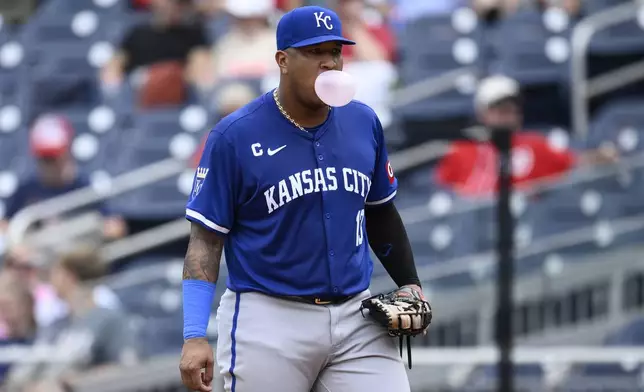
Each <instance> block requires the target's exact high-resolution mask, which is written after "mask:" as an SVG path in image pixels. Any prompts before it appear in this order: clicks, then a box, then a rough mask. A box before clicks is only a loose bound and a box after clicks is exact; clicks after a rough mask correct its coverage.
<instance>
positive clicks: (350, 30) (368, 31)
mask: <svg viewBox="0 0 644 392" xmlns="http://www.w3.org/2000/svg"><path fill="white" fill-rule="evenodd" d="M334 1H335V3H336V7H335V9H336V12H337V13H338V16H339V17H340V19H341V20H342V31H343V34H344V35H345V36H346V37H347V38H349V39H351V40H354V41H356V43H357V45H355V46H351V45H346V46H344V47H343V51H342V54H343V57H344V61H345V63H350V62H352V61H394V59H395V56H396V42H395V37H394V34H393V32H392V31H391V29H390V28H389V26H388V25H387V24H385V23H382V21H374V22H372V23H367V21H366V20H365V18H364V17H365V13H366V10H367V9H366V7H365V0H334Z"/></svg>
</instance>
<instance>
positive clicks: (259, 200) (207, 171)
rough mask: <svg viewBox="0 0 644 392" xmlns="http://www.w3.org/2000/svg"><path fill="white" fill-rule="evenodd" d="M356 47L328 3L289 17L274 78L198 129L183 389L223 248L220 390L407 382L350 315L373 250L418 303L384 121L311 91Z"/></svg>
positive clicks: (374, 334)
mask: <svg viewBox="0 0 644 392" xmlns="http://www.w3.org/2000/svg"><path fill="white" fill-rule="evenodd" d="M354 44H355V43H354V42H353V41H350V40H348V39H345V38H343V36H342V26H341V23H340V19H339V18H338V16H337V15H336V14H335V13H334V12H333V11H331V10H329V9H325V8H321V7H313V6H309V7H300V8H296V9H294V10H292V11H290V12H288V13H287V14H285V15H284V16H283V17H282V18H281V20H280V21H279V24H278V27H277V49H278V50H277V53H276V55H275V59H276V61H277V64H278V66H279V69H280V71H281V77H280V82H279V87H278V88H277V89H275V90H273V91H271V92H269V93H267V94H265V95H262V96H260V97H258V98H257V99H255V100H254V101H253V102H251V103H249V104H248V105H246V106H244V107H243V108H241V109H240V110H237V111H236V112H234V113H232V114H231V115H229V116H227V117H225V118H224V119H222V120H221V121H220V122H219V123H218V124H217V125H216V126H215V127H214V128H213V129H212V131H211V132H210V134H209V136H208V139H207V142H206V146H205V149H204V152H203V155H202V158H201V161H200V163H199V167H198V168H197V170H196V174H195V181H194V185H193V190H192V194H191V196H190V199H189V201H188V204H187V209H186V217H187V219H188V220H189V221H191V226H192V228H191V235H190V242H189V245H188V250H187V254H186V258H185V264H184V271H183V279H184V280H183V295H184V340H185V342H184V346H183V350H182V354H181V363H180V370H181V377H182V381H183V383H184V384H185V386H186V387H188V388H189V389H191V390H197V391H211V390H212V380H213V376H214V375H213V373H214V370H213V363H214V358H213V352H212V348H211V347H210V346H209V344H208V341H207V340H206V338H205V336H206V328H207V326H208V320H209V315H210V310H211V306H212V301H213V297H214V293H215V283H216V281H217V277H218V275H219V263H220V258H221V254H222V250H224V249H225V252H226V262H227V266H228V271H229V276H228V281H227V290H226V291H225V293H224V294H223V296H222V298H221V303H220V305H219V309H218V311H217V328H218V340H217V349H216V352H217V354H216V355H217V367H218V369H217V371H218V373H219V375H220V376H217V377H223V379H224V384H225V387H224V388H225V390H226V391H228V392H236V391H237V392H274V391H280V392H309V391H315V392H347V391H370V392H391V391H396V392H405V391H409V390H410V387H409V381H408V379H407V373H406V371H405V366H404V363H403V361H402V360H401V358H400V355H399V353H398V347H397V342H396V340H395V339H392V338H391V337H389V336H388V333H387V330H386V329H385V328H382V326H381V325H378V324H377V323H374V322H373V320H370V318H369V317H366V318H365V317H363V316H362V315H361V311H360V308H361V303H362V301H364V300H365V299H367V298H369V297H370V296H371V293H370V292H369V290H368V286H369V283H370V279H371V273H372V270H373V263H372V260H371V258H370V254H369V246H371V248H372V249H373V250H374V252H375V253H376V254H377V256H378V258H379V260H380V261H381V262H382V264H383V265H384V266H385V268H386V270H387V271H388V273H389V274H390V275H391V277H392V279H393V280H394V282H395V283H396V284H397V286H398V287H399V289H398V291H399V292H400V293H401V295H404V296H406V297H409V298H418V299H423V300H424V297H423V296H422V292H421V287H420V282H419V279H418V276H417V273H416V267H415V265H414V259H413V255H412V251H411V247H410V244H409V241H408V238H407V234H406V232H405V228H404V227H403V223H402V221H401V219H400V216H399V214H398V212H397V210H396V207H395V206H394V204H393V200H394V197H395V196H396V189H397V180H396V178H395V177H394V173H393V170H392V168H391V165H390V163H389V160H388V157H387V150H386V148H385V141H384V136H383V130H382V127H381V125H380V121H379V120H378V118H377V116H376V114H375V113H374V111H373V110H372V109H371V108H369V107H368V106H366V105H365V104H363V103H360V102H357V101H352V102H351V103H349V104H348V105H346V106H343V107H337V108H331V107H328V106H326V105H325V104H324V103H323V102H322V101H321V100H320V99H319V98H318V96H317V95H316V93H315V89H314V83H315V80H316V78H317V76H318V75H319V74H320V73H322V72H325V71H329V70H342V66H343V62H342V46H343V45H354Z"/></svg>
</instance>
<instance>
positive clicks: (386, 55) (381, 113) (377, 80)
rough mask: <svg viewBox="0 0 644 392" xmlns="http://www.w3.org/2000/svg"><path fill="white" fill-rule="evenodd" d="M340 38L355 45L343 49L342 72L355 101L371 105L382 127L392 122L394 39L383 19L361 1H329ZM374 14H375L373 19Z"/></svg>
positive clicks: (394, 76) (395, 76) (394, 75)
mask: <svg viewBox="0 0 644 392" xmlns="http://www.w3.org/2000/svg"><path fill="white" fill-rule="evenodd" d="M333 4H334V6H335V7H334V8H335V9H336V11H337V13H338V16H339V17H340V19H341V20H342V30H343V32H344V35H345V36H346V37H347V38H349V39H352V40H354V41H356V42H357V45H355V46H348V45H347V46H344V47H343V50H342V54H343V58H344V71H346V72H347V73H349V74H351V75H353V77H354V78H355V81H356V96H355V99H357V100H359V101H362V102H364V103H366V104H367V105H369V106H371V107H372V108H373V109H374V110H375V112H376V113H377V114H378V117H379V118H380V121H381V123H382V125H383V127H384V128H387V127H388V126H389V124H390V123H391V121H392V115H391V109H390V108H389V92H390V89H391V86H392V85H393V84H394V83H395V81H396V78H397V76H398V74H397V71H396V68H395V66H394V63H393V62H394V61H395V59H396V40H395V37H394V33H393V32H392V31H391V29H390V27H389V25H388V24H387V23H386V20H385V18H384V17H383V16H382V15H380V14H379V13H378V11H377V10H375V9H374V8H371V7H367V4H366V2H365V0H333ZM374 13H375V14H377V15H379V16H375V17H374Z"/></svg>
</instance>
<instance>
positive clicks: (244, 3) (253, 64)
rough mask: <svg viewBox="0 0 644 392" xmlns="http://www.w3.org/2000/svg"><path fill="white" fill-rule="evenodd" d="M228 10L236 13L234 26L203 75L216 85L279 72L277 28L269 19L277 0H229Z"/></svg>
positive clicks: (226, 7)
mask: <svg viewBox="0 0 644 392" xmlns="http://www.w3.org/2000/svg"><path fill="white" fill-rule="evenodd" d="M225 10H226V12H227V13H228V14H230V16H231V17H232V21H231V26H230V30H229V31H228V32H227V33H226V34H224V35H223V36H222V37H221V38H220V39H219V40H218V41H217V43H216V44H215V46H214V47H213V50H212V57H211V59H210V61H211V64H212V65H211V66H209V67H208V68H207V69H208V70H209V72H208V75H207V76H204V77H202V79H204V80H207V81H208V83H207V85H208V86H209V87H213V86H214V85H215V84H216V83H219V82H220V81H221V80H224V79H225V78H256V79H261V78H262V77H264V76H265V75H266V74H268V73H277V72H278V71H279V70H278V67H277V64H276V63H275V29H274V28H273V26H271V24H270V22H269V17H270V16H271V15H272V14H273V13H274V12H275V5H274V3H273V0H226V4H225Z"/></svg>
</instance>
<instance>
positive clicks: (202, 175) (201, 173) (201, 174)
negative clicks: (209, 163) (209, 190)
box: [192, 167, 209, 197]
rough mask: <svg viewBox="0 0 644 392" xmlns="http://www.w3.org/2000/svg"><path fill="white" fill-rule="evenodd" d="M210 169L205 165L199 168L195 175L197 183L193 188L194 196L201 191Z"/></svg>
mask: <svg viewBox="0 0 644 392" xmlns="http://www.w3.org/2000/svg"><path fill="white" fill-rule="evenodd" d="M208 170H209V169H207V168H205V167H198V168H197V173H196V175H195V185H194V187H193V188H192V197H196V196H197V195H198V194H199V192H201V188H202V186H203V182H204V180H205V179H206V176H207V175H208Z"/></svg>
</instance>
